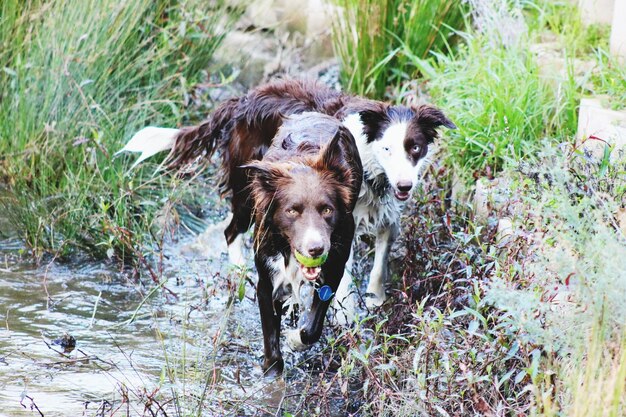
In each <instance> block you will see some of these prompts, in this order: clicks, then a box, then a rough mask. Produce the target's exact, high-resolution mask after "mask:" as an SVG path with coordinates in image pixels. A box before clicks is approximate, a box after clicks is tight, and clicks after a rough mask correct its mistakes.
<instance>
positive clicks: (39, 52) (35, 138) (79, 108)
mask: <svg viewBox="0 0 626 417" xmlns="http://www.w3.org/2000/svg"><path fill="white" fill-rule="evenodd" d="M0 11H1V13H0V28H1V29H0V45H2V49H1V50H0V62H2V65H3V68H2V69H1V70H0V95H1V97H2V99H1V100H0V155H1V156H0V178H1V179H2V180H3V181H4V182H6V183H7V184H8V189H9V193H10V197H9V198H7V199H5V200H4V201H3V205H4V207H5V208H6V210H7V213H8V215H9V217H10V219H11V220H12V222H13V223H14V224H15V226H16V228H17V229H18V230H19V231H20V233H21V235H22V236H23V237H24V239H25V240H26V242H27V244H28V245H29V246H30V247H31V248H32V249H33V252H34V253H35V254H37V255H40V254H41V253H43V252H44V251H52V252H56V253H60V254H65V253H68V252H69V251H70V250H71V249H72V248H75V247H79V248H83V249H86V250H87V251H89V252H90V253H92V254H94V255H96V256H104V255H107V254H108V255H109V256H111V255H112V254H113V253H116V254H117V255H118V256H120V257H126V256H128V255H129V254H130V253H133V251H136V250H137V248H139V247H140V246H141V242H142V241H144V240H145V238H146V237H147V233H149V225H150V223H151V220H152V218H153V215H154V213H155V211H156V205H155V204H154V202H155V200H156V198H157V197H158V196H163V195H164V194H163V193H161V188H162V185H163V184H162V181H163V180H162V179H161V178H155V179H148V177H147V176H146V175H144V174H142V173H141V172H140V173H137V174H133V175H131V176H127V175H125V173H126V172H127V169H128V167H129V164H128V161H127V160H126V159H125V158H117V159H116V158H113V153H114V152H115V151H116V150H117V149H119V148H120V147H121V145H122V144H123V143H124V142H125V141H126V140H128V138H129V136H130V135H131V134H132V133H133V132H135V131H136V130H137V129H139V128H140V127H142V126H144V125H146V124H155V125H176V123H177V122H179V121H180V118H181V115H182V114H183V113H184V108H183V106H182V104H181V97H182V94H183V93H184V92H185V89H186V86H187V85H188V84H191V83H193V82H195V81H197V80H199V77H200V76H201V75H202V70H203V69H204V68H206V67H207V65H208V63H209V61H210V59H211V56H212V54H213V52H214V51H215V49H216V48H217V46H218V45H219V44H220V41H221V39H222V36H223V35H222V34H223V28H227V27H228V24H229V22H230V19H229V17H228V15H227V14H226V11H225V8H224V7H223V6H222V5H221V3H220V2H219V1H218V2H212V1H208V2H207V1H201V0H156V1H151V0H138V1H124V2H119V1H117V0H85V1H78V2H77V1H72V0H39V1H38V0H31V1H21V0H7V1H3V2H2V5H1V6H0ZM152 169H153V167H149V166H148V168H146V169H145V172H146V173H148V171H149V173H151V172H152ZM162 202H163V201H161V203H162Z"/></svg>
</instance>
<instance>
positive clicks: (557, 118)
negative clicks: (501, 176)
mask: <svg viewBox="0 0 626 417" xmlns="http://www.w3.org/2000/svg"><path fill="white" fill-rule="evenodd" d="M436 68H437V69H436V71H438V72H436V73H435V74H434V75H433V76H432V81H431V89H430V92H431V94H432V96H433V99H434V101H435V103H437V104H438V105H439V106H441V107H443V108H445V109H446V111H447V112H448V113H449V114H450V117H452V120H454V121H455V123H456V124H457V126H459V129H458V131H455V132H452V133H451V134H450V135H448V136H449V138H447V139H446V141H445V143H444V146H445V148H446V149H447V154H448V155H449V158H450V160H451V162H452V163H453V164H455V165H457V166H458V167H459V168H462V169H463V170H464V171H466V172H468V173H469V174H474V175H485V174H489V173H494V172H496V171H500V170H502V169H503V167H504V166H505V165H506V163H507V162H515V161H519V160H521V159H525V158H527V157H529V156H532V155H534V154H535V153H536V152H537V150H538V149H539V145H540V141H541V139H542V138H543V137H546V136H549V137H553V136H556V135H559V136H569V135H573V134H574V133H575V129H576V106H577V97H578V96H577V95H576V94H575V90H574V91H572V86H571V85H570V84H567V83H565V84H562V85H561V87H560V88H554V86H553V85H552V84H551V83H549V82H548V81H547V80H545V79H542V78H541V76H540V74H539V67H538V65H537V63H536V61H535V59H534V57H533V55H532V53H531V52H530V51H529V50H528V49H526V48H524V47H516V46H512V47H509V48H490V47H488V45H487V44H486V43H485V40H484V39H483V38H481V37H480V36H479V35H470V34H468V35H467V43H466V45H465V46H464V48H463V49H462V50H461V51H460V52H459V53H458V54H457V55H456V56H455V57H443V56H442V57H441V58H440V61H439V65H438V66H437V67H436Z"/></svg>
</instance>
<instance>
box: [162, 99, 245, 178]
mask: <svg viewBox="0 0 626 417" xmlns="http://www.w3.org/2000/svg"><path fill="white" fill-rule="evenodd" d="M240 100H241V99H240V98H231V99H230V100H228V101H225V102H224V103H222V104H220V105H219V106H218V107H217V109H215V111H214V112H213V113H212V114H211V116H210V117H209V118H208V119H207V120H205V121H204V122H202V123H201V124H199V125H198V126H191V127H184V128H182V129H180V132H179V133H178V134H177V135H176V139H175V141H174V146H173V148H172V150H171V151H170V154H169V156H168V158H167V161H166V165H167V167H168V168H169V169H177V168H180V167H182V166H184V165H187V164H190V163H193V162H202V161H206V160H208V159H210V158H211V156H213V154H214V153H215V151H217V150H218V149H223V148H224V147H225V146H226V145H227V144H228V139H229V138H230V137H231V131H232V129H233V126H234V125H235V117H236V113H237V110H238V107H239V102H240Z"/></svg>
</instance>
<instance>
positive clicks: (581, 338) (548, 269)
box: [486, 150, 626, 416]
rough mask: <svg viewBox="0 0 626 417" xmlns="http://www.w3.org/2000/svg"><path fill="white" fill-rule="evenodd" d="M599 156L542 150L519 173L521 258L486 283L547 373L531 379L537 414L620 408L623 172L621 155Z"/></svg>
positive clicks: (619, 411) (625, 397)
mask: <svg viewBox="0 0 626 417" xmlns="http://www.w3.org/2000/svg"><path fill="white" fill-rule="evenodd" d="M606 155H607V156H606V158H603V159H601V160H600V161H597V160H592V159H589V158H587V157H586V156H585V155H584V154H580V153H579V152H578V151H577V150H576V151H571V150H570V151H567V152H560V151H554V150H549V151H547V152H545V153H544V154H543V155H542V162H541V163H540V164H538V165H533V166H527V167H525V168H524V169H523V170H522V172H523V174H522V176H521V178H523V179H522V180H521V182H520V184H521V185H520V186H521V190H522V195H523V196H524V201H525V206H524V209H523V212H524V213H526V216H525V217H526V221H525V222H523V226H522V229H521V230H523V231H520V233H519V237H520V238H522V239H524V240H525V241H526V244H525V246H526V247H527V248H528V249H527V251H526V253H525V257H526V260H525V262H524V266H523V267H522V268H516V269H504V270H500V271H499V273H498V274H496V276H495V277H494V280H493V282H492V284H490V286H489V289H488V290H487V297H486V299H487V300H488V302H489V303H491V304H493V305H495V306H496V307H497V308H498V309H499V310H501V311H503V312H504V316H503V321H504V322H505V323H508V324H507V326H508V327H509V328H510V329H512V330H513V331H515V332H516V333H517V334H518V338H519V339H520V340H522V341H524V342H525V343H531V344H534V345H536V346H540V348H541V350H542V356H543V357H544V358H546V361H545V362H544V364H543V365H544V366H545V369H544V374H545V375H550V374H551V375H553V377H551V378H544V379H537V378H535V379H533V385H534V387H533V389H534V390H535V399H536V402H537V403H536V407H537V410H536V411H537V415H568V416H570V415H571V416H583V415H589V416H617V415H623V413H624V410H625V408H624V407H626V390H625V389H624V382H625V378H624V376H625V375H626V362H625V360H626V352H625V351H624V348H625V347H626V326H625V325H624V321H623V317H625V316H626V310H625V307H624V302H623V300H624V297H626V280H625V279H624V278H625V273H624V271H626V263H625V259H626V250H625V247H626V246H625V245H624V243H626V237H625V235H624V223H623V220H620V219H619V217H617V215H618V214H619V213H620V210H623V209H621V207H624V205H625V204H626V197H625V196H626V194H625V193H626V176H625V174H624V171H623V169H622V168H621V166H623V165H622V164H623V161H622V162H615V163H612V162H610V159H609V156H610V154H609V153H608V152H607V154H606ZM528 213H532V214H528ZM511 249H512V248H511ZM509 253H510V252H509ZM517 257H518V258H519V256H517ZM513 271H514V273H511V272H513Z"/></svg>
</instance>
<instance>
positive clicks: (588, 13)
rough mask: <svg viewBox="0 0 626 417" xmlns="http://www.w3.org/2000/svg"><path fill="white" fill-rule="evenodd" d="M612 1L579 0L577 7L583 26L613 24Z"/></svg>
mask: <svg viewBox="0 0 626 417" xmlns="http://www.w3.org/2000/svg"><path fill="white" fill-rule="evenodd" d="M613 3H614V0H580V1H579V2H578V7H579V9H580V17H581V18H582V21H583V24H585V25H593V24H601V25H610V24H611V23H612V22H613Z"/></svg>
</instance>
